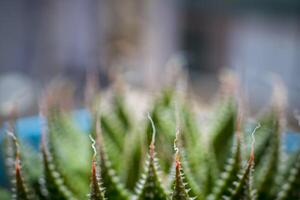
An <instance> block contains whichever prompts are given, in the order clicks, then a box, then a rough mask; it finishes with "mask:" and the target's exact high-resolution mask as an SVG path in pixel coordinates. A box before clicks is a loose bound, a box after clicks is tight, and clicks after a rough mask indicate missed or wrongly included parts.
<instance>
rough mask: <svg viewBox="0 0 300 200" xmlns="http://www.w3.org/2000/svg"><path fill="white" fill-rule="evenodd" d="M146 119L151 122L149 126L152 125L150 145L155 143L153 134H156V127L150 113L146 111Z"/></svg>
mask: <svg viewBox="0 0 300 200" xmlns="http://www.w3.org/2000/svg"><path fill="white" fill-rule="evenodd" d="M148 119H149V120H150V122H151V126H152V140H151V145H154V143H155V135H156V129H155V125H154V122H153V120H152V118H151V116H150V114H149V113H148Z"/></svg>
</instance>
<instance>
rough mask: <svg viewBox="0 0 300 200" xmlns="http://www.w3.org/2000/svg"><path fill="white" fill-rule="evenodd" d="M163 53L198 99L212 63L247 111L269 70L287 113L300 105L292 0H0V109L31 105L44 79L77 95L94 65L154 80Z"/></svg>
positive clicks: (299, 17)
mask: <svg viewBox="0 0 300 200" xmlns="http://www.w3.org/2000/svg"><path fill="white" fill-rule="evenodd" d="M172 60H181V61H182V62H181V63H183V66H184V67H185V70H186V71H187V72H188V78H189V82H190V83H191V87H192V88H193V91H194V92H195V93H196V94H199V102H202V103H203V104H208V103H209V102H210V100H211V98H213V97H214V95H215V93H216V91H217V88H218V85H219V84H218V76H219V73H220V72H221V71H223V70H224V69H226V68H231V69H233V70H234V71H236V72H237V73H238V74H239V76H240V78H241V84H242V86H243V89H244V94H245V95H246V96H247V99H248V102H249V103H250V105H251V107H252V110H253V112H254V113H255V112H258V111H259V110H260V109H261V108H263V107H264V106H265V105H266V104H267V102H268V101H269V97H270V95H271V88H272V85H273V82H272V81H271V80H272V78H271V77H272V76H273V74H278V75H279V77H280V78H281V79H282V81H283V83H284V84H285V85H286V87H287V88H288V90H287V91H288V104H289V110H288V111H289V116H290V120H291V121H292V122H293V120H294V119H293V116H292V115H293V111H294V110H296V109H300V105H299V102H300V101H299V99H300V96H299V94H300V81H299V80H298V79H299V76H300V1H298V0H274V1H267V0H253V1H251V2H250V1H246V0H235V1H216V0H214V1H195V0H185V1H184V0H175V1H174V0H146V1H139V0H3V1H0V115H1V117H2V118H5V117H6V116H7V115H8V113H9V112H10V107H11V104H12V103H11V102H18V104H19V108H18V109H19V112H20V114H21V115H28V114H34V113H36V112H37V110H38V103H37V102H38V97H39V96H40V95H41V92H42V91H43V89H44V88H45V87H46V86H47V84H49V82H50V81H53V80H61V79H68V80H71V81H73V82H74V85H75V89H76V94H77V95H78V96H79V97H81V96H82V95H83V92H82V91H83V88H84V85H85V79H86V73H87V72H97V73H98V76H99V77H100V81H101V85H102V86H103V87H105V85H107V84H109V80H110V76H111V73H120V74H122V75H123V76H124V77H125V79H126V80H127V81H128V82H129V83H130V84H132V85H134V86H136V87H139V88H156V87H159V85H161V84H162V83H163V82H164V79H165V77H166V73H167V72H166V68H167V66H168V63H170V61H172ZM294 122H295V120H294Z"/></svg>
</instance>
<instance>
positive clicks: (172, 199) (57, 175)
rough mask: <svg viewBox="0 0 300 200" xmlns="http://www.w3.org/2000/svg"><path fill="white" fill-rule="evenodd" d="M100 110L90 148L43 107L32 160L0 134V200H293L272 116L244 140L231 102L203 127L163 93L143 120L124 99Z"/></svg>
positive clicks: (298, 162)
mask: <svg viewBox="0 0 300 200" xmlns="http://www.w3.org/2000/svg"><path fill="white" fill-rule="evenodd" d="M100 103H101V102H100ZM110 103H111V107H110V108H109V109H107V110H101V107H100V109H99V108H98V106H95V108H92V109H95V110H91V113H92V116H94V118H93V122H92V124H93V127H92V128H91V131H90V135H91V137H92V138H95V139H93V140H92V142H90V140H89V137H88V135H87V134H84V133H81V131H80V130H79V129H78V128H77V126H76V124H74V122H73V121H72V118H71V117H70V114H69V113H68V112H67V111H64V110H62V109H59V108H55V109H51V106H50V105H49V110H48V112H47V115H45V117H44V118H45V119H44V120H45V121H46V123H45V124H44V126H45V127H44V128H45V129H43V130H44V131H43V137H42V140H41V145H40V146H41V147H40V153H37V152H36V151H34V150H32V149H31V148H30V146H29V145H27V144H26V143H25V142H24V141H22V140H20V139H18V138H17V137H15V136H13V137H12V134H8V135H7V136H6V138H5V142H3V144H4V148H5V149H6V151H5V156H6V158H7V159H6V161H7V165H6V166H7V170H6V171H7V175H8V177H9V178H10V179H11V180H12V182H11V183H10V185H11V188H12V190H11V194H9V193H8V192H6V189H1V190H0V198H1V199H8V198H10V196H11V197H13V198H14V199H18V200H40V199H46V200H76V199H90V200H102V199H107V200H110V199H112V200H115V199H117V200H132V199H136V200H154V199H156V200H190V199H198V200H219V199H231V200H254V199H259V200H260V199H261V200H272V199H276V200H297V199H300V192H299V191H300V190H299V187H300V151H299V152H298V153H296V156H295V159H290V162H283V159H284V157H286V156H287V157H291V158H292V155H284V152H283V150H282V145H283V144H282V143H283V142H282V132H283V131H284V127H283V126H282V123H281V120H282V115H281V113H279V112H277V110H276V109H274V106H273V107H271V108H270V109H269V110H268V111H267V112H265V114H264V115H262V116H261V117H259V118H258V119H257V123H259V124H260V125H261V127H260V128H259V129H257V130H256V133H255V134H252V135H251V134H250V133H249V131H248V130H247V127H249V124H248V123H247V122H246V121H247V120H244V121H241V120H240V118H239V117H238V113H237V112H238V109H239V108H238V105H237V103H236V101H235V100H234V98H233V97H226V98H223V99H222V100H221V102H220V104H219V106H218V107H216V112H215V115H214V116H213V118H212V119H211V123H208V124H207V123H205V124H204V123H202V122H201V121H199V120H198V119H197V117H196V114H197V113H195V111H194V110H193V108H192V107H191V106H189V101H181V100H179V99H178V98H177V97H176V95H175V91H173V90H170V89H168V90H165V91H163V92H162V93H161V95H160V96H159V97H158V98H157V99H155V100H154V103H153V104H152V105H150V106H149V111H150V112H149V113H150V114H149V119H146V117H144V118H142V119H137V118H136V116H134V112H133V110H134V109H133V108H129V107H128V104H127V102H126V98H125V96H124V94H116V95H115V96H114V97H113V101H111V102H110ZM96 108H97V109H98V110H96ZM275 108H276V106H275ZM99 110H100V111H101V112H99ZM100 113H101V114H100ZM207 126H208V128H206V129H203V128H202V127H207ZM250 127H251V126H250ZM178 129H180V134H175V132H176V130H177V131H178ZM200 130H201V131H200ZM205 130H207V131H205ZM11 131H12V129H11V130H9V132H11ZM252 131H253V128H251V132H252ZM16 135H17V134H16ZM254 137H255V143H254ZM174 139H176V142H175V144H176V145H175V152H174V146H173V141H174ZM17 140H18V141H17ZM91 146H92V147H93V150H94V151H91ZM249 146H251V148H249ZM93 154H94V155H93ZM249 155H250V156H249ZM283 169H284V170H283Z"/></svg>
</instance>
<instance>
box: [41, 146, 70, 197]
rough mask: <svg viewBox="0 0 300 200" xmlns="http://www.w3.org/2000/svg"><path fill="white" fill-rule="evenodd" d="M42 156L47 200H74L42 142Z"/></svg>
mask: <svg viewBox="0 0 300 200" xmlns="http://www.w3.org/2000/svg"><path fill="white" fill-rule="evenodd" d="M41 151H42V156H43V166H44V175H43V179H44V180H43V184H44V185H43V187H44V188H43V189H44V190H45V191H46V192H47V197H48V199H49V200H75V197H74V195H73V194H72V192H71V191H70V190H69V189H68V188H67V187H66V185H65V183H64V180H63V178H62V176H61V174H60V173H59V172H58V171H57V170H56V166H55V164H54V162H53V160H52V157H51V154H50V152H49V151H48V150H47V149H46V147H45V144H44V143H43V144H42V148H41Z"/></svg>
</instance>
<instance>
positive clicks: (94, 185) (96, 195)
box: [88, 160, 105, 200]
mask: <svg viewBox="0 0 300 200" xmlns="http://www.w3.org/2000/svg"><path fill="white" fill-rule="evenodd" d="M90 188H91V189H90V194H89V195H88V196H89V199H90V200H104V199H105V198H104V189H103V188H102V187H101V183H100V178H99V176H98V173H97V166H96V162H95V161H94V160H93V162H92V177H91V186H90Z"/></svg>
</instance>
